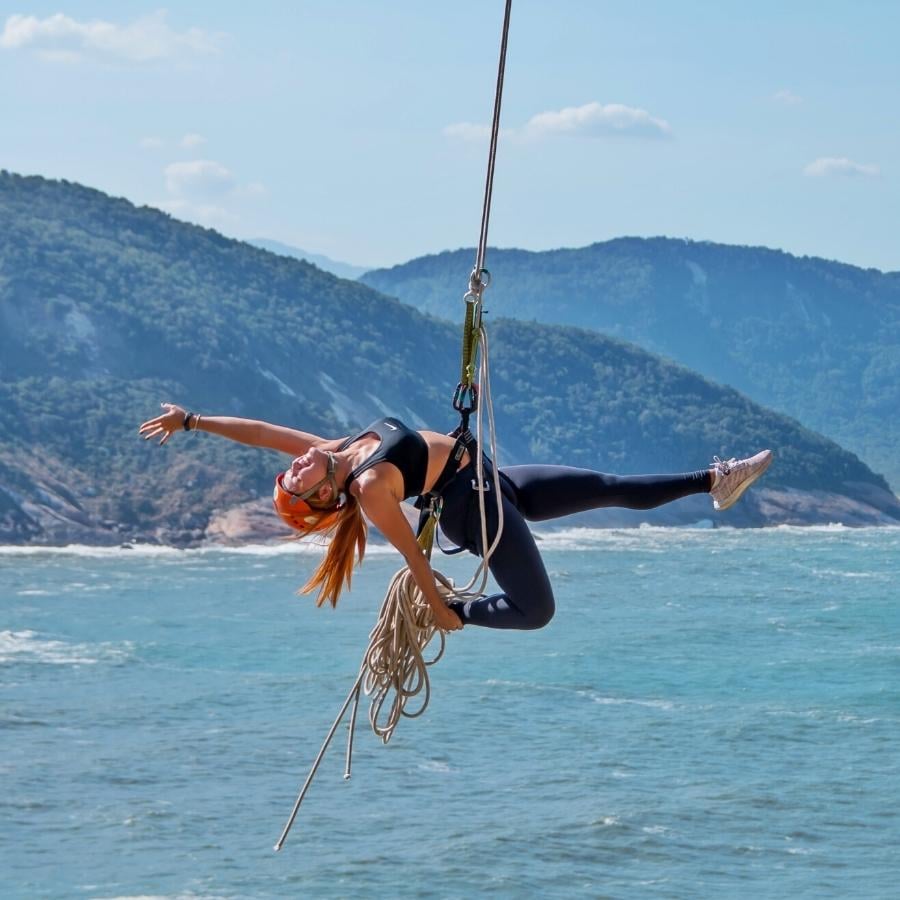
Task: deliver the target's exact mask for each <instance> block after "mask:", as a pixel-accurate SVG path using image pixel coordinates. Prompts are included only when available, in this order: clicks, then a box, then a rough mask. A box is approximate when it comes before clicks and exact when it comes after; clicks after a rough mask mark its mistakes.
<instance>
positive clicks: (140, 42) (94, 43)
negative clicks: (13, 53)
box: [0, 9, 221, 63]
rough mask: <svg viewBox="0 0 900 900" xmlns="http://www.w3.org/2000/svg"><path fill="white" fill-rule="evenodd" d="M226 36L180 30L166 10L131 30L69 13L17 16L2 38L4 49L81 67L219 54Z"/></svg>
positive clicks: (9, 20)
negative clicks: (85, 62) (86, 62)
mask: <svg viewBox="0 0 900 900" xmlns="http://www.w3.org/2000/svg"><path fill="white" fill-rule="evenodd" d="M220 40H221V36H220V35H215V34H212V33H211V32H207V31H203V30H202V29H200V28H188V29H187V30H185V31H175V30H174V29H172V28H170V27H169V25H168V23H167V22H166V11H165V10H164V9H161V10H157V11H156V12H154V13H151V14H150V15H147V16H143V17H142V18H140V19H137V20H135V21H134V22H132V23H131V24H130V25H116V24H114V23H112V22H103V21H99V20H94V21H91V22H79V21H77V20H75V19H73V18H71V17H70V16H66V15H63V13H56V14H55V15H52V16H48V17H47V18H45V19H39V18H37V17H36V16H23V15H12V16H9V17H8V18H7V20H6V23H5V25H4V28H3V33H2V34H0V48H3V49H6V50H21V49H25V48H30V49H32V50H35V51H36V52H37V53H39V54H40V55H41V57H42V58H44V59H47V60H51V61H57V62H59V61H65V62H77V61H80V60H82V59H85V58H88V57H93V58H100V59H116V60H124V61H127V62H136V63H144V62H152V61H154V60H158V59H164V58H169V57H174V56H180V55H185V54H188V55H192V54H202V53H214V52H216V51H217V50H218V49H219V44H220Z"/></svg>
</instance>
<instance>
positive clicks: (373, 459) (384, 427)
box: [338, 416, 428, 500]
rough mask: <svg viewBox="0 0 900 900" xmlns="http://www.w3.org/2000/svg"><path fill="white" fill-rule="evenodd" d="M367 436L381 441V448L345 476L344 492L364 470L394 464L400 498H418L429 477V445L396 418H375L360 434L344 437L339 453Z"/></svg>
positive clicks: (416, 432)
mask: <svg viewBox="0 0 900 900" xmlns="http://www.w3.org/2000/svg"><path fill="white" fill-rule="evenodd" d="M367 434H376V435H378V437H379V438H380V439H381V446H380V447H379V448H378V449H377V450H376V451H375V452H374V453H373V454H372V455H371V456H369V457H368V458H367V459H365V460H363V461H362V462H361V463H360V464H359V465H358V466H357V467H356V468H355V469H353V471H351V472H350V474H349V475H348V476H347V484H346V485H345V486H344V490H345V491H349V490H350V485H351V484H352V483H353V480H354V479H355V478H358V477H359V476H360V475H362V473H363V472H365V471H366V469H371V468H372V466H375V465H377V464H378V463H380V462H389V463H391V464H392V465H395V466H396V467H397V468H398V469H399V470H400V474H401V475H402V476H403V498H404V500H405V499H406V498H407V497H417V496H418V495H419V494H421V493H422V491H423V490H424V489H425V478H426V476H427V475H428V444H426V443H425V438H423V437H422V435H421V434H419V432H418V431H413V430H412V429H411V428H407V427H406V426H405V425H404V424H403V423H402V422H401V421H400V420H399V419H395V418H393V417H391V416H388V417H386V418H383V419H377V420H376V421H374V422H373V423H372V424H371V425H370V426H369V427H368V428H364V429H363V430H362V431H360V432H359V434H357V435H354V436H353V437H349V438H347V440H346V441H344V442H343V443H342V444H341V446H340V447H338V450H345V449H346V448H347V447H349V446H350V445H351V444H354V443H356V441H358V440H359V439H360V438H362V437H365V436H366V435H367Z"/></svg>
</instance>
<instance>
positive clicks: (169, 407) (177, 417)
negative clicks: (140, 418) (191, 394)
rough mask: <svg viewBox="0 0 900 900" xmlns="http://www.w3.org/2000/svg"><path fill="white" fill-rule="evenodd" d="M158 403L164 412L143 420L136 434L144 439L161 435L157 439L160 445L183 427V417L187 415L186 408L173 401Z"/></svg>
mask: <svg viewBox="0 0 900 900" xmlns="http://www.w3.org/2000/svg"><path fill="white" fill-rule="evenodd" d="M159 405H160V406H161V407H162V408H163V409H164V410H165V412H164V413H163V414H162V415H160V416H157V417H156V418H155V419H148V420H147V421H146V422H144V424H143V425H141V427H140V428H139V429H138V434H140V435H141V436H142V437H143V438H144V440H145V441H149V440H150V438H155V437H159V436H160V435H162V437H160V439H159V443H160V446H162V445H163V444H164V443H165V442H166V441H167V440H168V439H169V438H170V437H171V436H172V435H173V433H174V432H176V431H181V430H182V429H183V428H184V417H185V416H186V415H187V410H185V409H183V408H182V407H180V406H177V405H176V404H174V403H160V404H159Z"/></svg>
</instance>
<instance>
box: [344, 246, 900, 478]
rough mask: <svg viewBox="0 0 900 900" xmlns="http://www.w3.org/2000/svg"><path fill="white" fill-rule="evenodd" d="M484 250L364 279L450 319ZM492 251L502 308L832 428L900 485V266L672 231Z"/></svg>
mask: <svg viewBox="0 0 900 900" xmlns="http://www.w3.org/2000/svg"><path fill="white" fill-rule="evenodd" d="M473 256H474V251H471V250H457V251H454V252H448V253H441V254H438V255H435V256H425V257H422V258H420V259H415V260H412V261H411V262H408V263H405V264H404V265H401V266H395V267H394V268H392V269H379V270H374V271H372V272H368V273H367V274H366V275H364V276H363V277H362V278H361V281H362V282H363V283H365V284H368V285H371V286H372V287H374V288H376V289H378V290H380V291H383V292H384V293H386V294H391V295H392V296H395V297H398V298H400V299H401V300H403V301H404V302H406V303H409V304H411V305H413V306H416V307H417V308H419V309H422V310H424V311H426V312H430V313H434V314H436V315H448V314H451V313H452V311H453V310H455V309H456V308H457V305H458V304H457V302H455V301H457V300H458V297H459V296H460V294H461V287H460V285H461V278H460V272H461V271H465V270H466V267H467V266H471V260H472V258H473ZM488 260H489V268H490V269H491V272H492V274H493V276H494V278H493V282H492V284H491V287H490V288H489V289H488V292H487V294H486V299H485V305H486V306H487V307H488V308H489V309H490V310H491V312H492V313H493V314H495V315H502V316H513V317H515V318H518V319H525V320H534V321H538V322H548V323H556V324H563V325H576V326H579V327H582V328H591V329H595V330H597V331H600V332H603V333H604V334H609V335H613V336H616V337H621V338H624V339H625V340H628V341H634V342H635V343H637V344H639V345H640V346H642V347H644V348H646V349H648V350H650V351H652V352H654V353H661V354H663V355H665V356H668V357H670V358H672V359H674V360H676V361H678V362H680V363H682V364H683V365H686V366H688V367H689V368H691V369H694V370H696V371H698V372H700V373H702V374H703V375H706V376H707V377H708V378H712V379H713V380H714V381H717V382H719V383H723V384H730V385H732V386H734V387H736V388H737V389H738V390H740V391H742V392H744V393H746V394H747V395H748V396H750V397H752V398H753V399H754V400H756V401H757V402H759V403H763V404H765V405H767V406H771V407H773V408H775V409H779V410H781V411H783V412H786V413H787V414H788V415H791V416H794V417H795V418H797V419H799V420H800V421H801V422H802V423H803V424H804V425H806V426H808V427H810V428H813V429H815V430H817V431H820V432H822V433H823V434H827V435H828V436H829V437H831V438H833V439H834V440H837V441H838V442H839V443H841V444H844V445H845V446H847V447H849V448H851V449H852V450H853V451H854V452H856V453H858V454H859V455H860V456H861V457H862V458H863V459H865V460H866V462H867V463H869V464H870V465H871V466H873V468H875V469H876V470H877V471H880V472H884V473H885V474H886V475H888V477H889V479H890V480H891V481H892V482H893V484H894V485H895V487H900V450H898V447H900V273H896V272H894V273H887V274H884V273H881V272H877V271H875V270H870V269H859V268H856V267H854V266H849V265H844V264H842V263H836V262H829V261H827V260H823V259H815V258H808V257H804V258H798V257H794V256H790V255H789V254H787V253H782V252H780V251H775V250H767V249H765V248H760V247H731V246H726V245H722V244H711V243H698V242H693V241H684V240H672V239H667V238H653V239H641V238H621V239H618V240H613V241H608V242H606V243H601V244H593V245H591V246H589V247H582V248H579V249H562V250H547V251H542V252H535V253H533V252H528V251H523V250H495V249H491V250H490V251H489V253H488ZM463 286H464V285H463Z"/></svg>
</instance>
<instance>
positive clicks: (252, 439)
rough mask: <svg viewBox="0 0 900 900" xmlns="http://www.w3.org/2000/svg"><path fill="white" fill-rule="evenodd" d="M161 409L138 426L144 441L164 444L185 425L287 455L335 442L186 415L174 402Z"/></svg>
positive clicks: (280, 428)
mask: <svg viewBox="0 0 900 900" xmlns="http://www.w3.org/2000/svg"><path fill="white" fill-rule="evenodd" d="M161 406H162V408H163V410H164V412H163V413H162V414H161V415H158V416H156V418H154V419H148V420H147V421H146V422H144V423H143V425H141V427H140V429H139V433H140V434H141V436H142V437H143V438H144V440H149V439H151V438H156V437H158V438H159V439H160V440H159V442H160V444H165V442H166V441H167V440H168V439H169V438H170V437H171V436H172V435H173V434H174V433H175V432H176V431H182V430H184V427H185V422H187V425H188V431H207V432H209V433H210V434H217V435H219V437H223V438H228V440H230V441H237V442H238V443H239V444H248V445H250V446H251V447H265V448H266V449H269V450H280V451H281V452H282V453H288V454H290V455H291V456H302V455H303V454H304V453H306V451H307V450H309V448H310V447H323V448H325V449H330V447H331V445H332V444H335V443H336V442H335V441H332V440H328V439H326V438H322V437H319V436H318V435H317V434H308V433H307V432H305V431H297V430H296V429H295V428H286V427H285V426H284V425H272V424H271V423H270V422H263V421H261V420H259V419H240V418H237V417H234V416H205V415H199V414H197V413H190V414H189V413H188V412H187V410H185V409H184V407H182V406H178V405H177V404H175V403H162V404H161ZM188 416H190V418H188Z"/></svg>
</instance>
